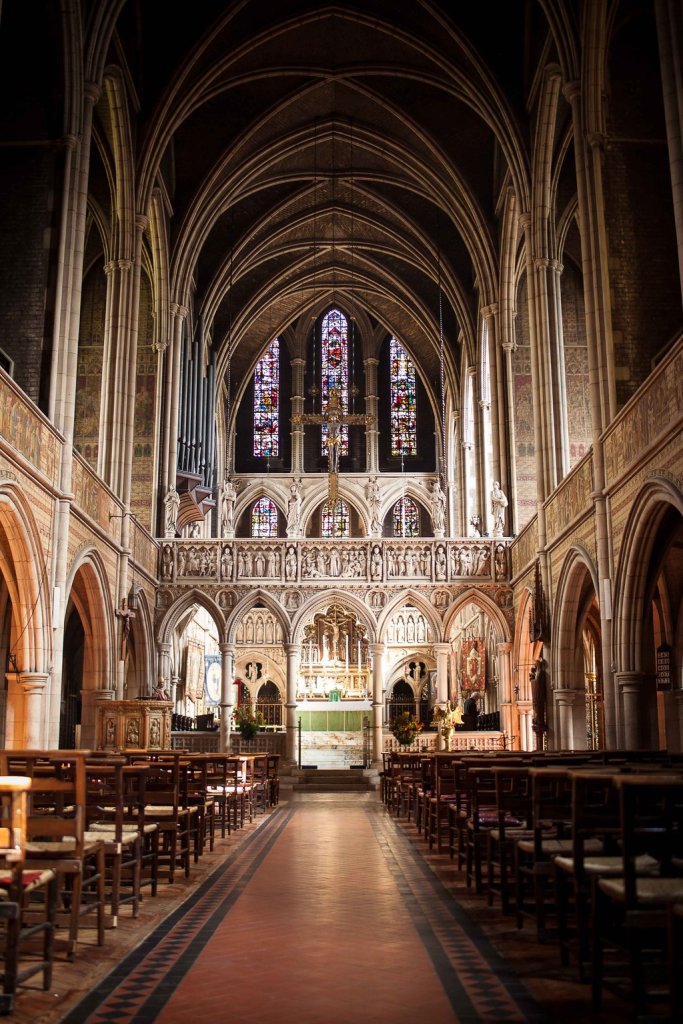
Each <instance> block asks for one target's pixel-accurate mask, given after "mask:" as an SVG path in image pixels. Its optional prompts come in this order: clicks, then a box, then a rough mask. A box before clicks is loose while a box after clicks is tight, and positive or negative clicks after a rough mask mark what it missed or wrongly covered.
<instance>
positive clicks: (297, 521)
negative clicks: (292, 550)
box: [287, 480, 301, 537]
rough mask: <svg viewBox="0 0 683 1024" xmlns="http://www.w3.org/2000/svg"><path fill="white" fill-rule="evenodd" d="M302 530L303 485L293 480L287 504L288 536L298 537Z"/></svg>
mask: <svg viewBox="0 0 683 1024" xmlns="http://www.w3.org/2000/svg"><path fill="white" fill-rule="evenodd" d="M300 530H301V485H300V483H299V481H298V480H292V482H291V484H290V486H289V500H288V502H287V536H288V537H298V536H299V533H300Z"/></svg>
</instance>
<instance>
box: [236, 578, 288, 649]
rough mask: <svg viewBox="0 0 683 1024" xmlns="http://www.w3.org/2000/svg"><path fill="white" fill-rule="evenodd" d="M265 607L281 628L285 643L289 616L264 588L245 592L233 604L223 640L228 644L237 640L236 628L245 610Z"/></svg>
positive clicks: (245, 612)
mask: <svg viewBox="0 0 683 1024" xmlns="http://www.w3.org/2000/svg"><path fill="white" fill-rule="evenodd" d="M259 606H261V607H263V608H266V609H267V610H268V611H269V612H270V613H271V614H272V615H273V616H274V618H275V620H276V621H277V622H278V623H279V625H280V628H281V629H282V636H283V642H284V643H287V642H288V641H289V636H290V624H289V617H288V615H287V613H286V612H285V610H284V609H283V607H282V605H280V604H279V602H278V601H276V600H275V598H274V597H273V595H272V594H269V593H268V592H267V591H265V590H261V589H259V590H255V591H254V592H253V593H252V594H247V596H246V597H243V598H242V600H241V601H240V602H239V603H238V604H237V605H235V607H234V608H233V609H232V611H231V612H230V615H229V616H228V620H227V622H226V628H225V641H226V643H229V644H235V643H236V642H237V630H238V629H239V626H240V623H241V622H242V620H243V618H244V616H245V615H246V614H247V612H249V611H251V610H252V608H257V607H259Z"/></svg>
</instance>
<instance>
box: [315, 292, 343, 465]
mask: <svg viewBox="0 0 683 1024" xmlns="http://www.w3.org/2000/svg"><path fill="white" fill-rule="evenodd" d="M320 364H321V378H322V379H321V384H322V387H321V397H322V410H323V415H324V414H325V412H326V411H327V406H328V404H329V400H330V391H332V390H333V389H334V390H336V391H338V392H339V395H340V399H341V407H342V410H343V412H344V414H346V413H348V411H349V326H348V321H347V319H346V317H345V316H344V314H343V313H341V312H340V311H339V310H338V309H331V310H330V311H329V313H326V314H325V316H324V317H323V322H322V338H321V345H320ZM348 451H349V428H348V427H347V426H344V425H342V428H341V442H340V445H339V454H340V455H347V454H348ZM326 453H327V427H326V426H325V424H324V423H323V426H322V454H323V455H325V454H326Z"/></svg>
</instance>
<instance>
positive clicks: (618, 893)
mask: <svg viewBox="0 0 683 1024" xmlns="http://www.w3.org/2000/svg"><path fill="white" fill-rule="evenodd" d="M598 884H599V886H600V889H601V890H602V892H604V893H605V895H606V896H609V897H610V899H613V900H616V901H617V902H624V901H625V898H626V896H625V884H624V880H623V878H603V879H602V880H601V881H600V882H599V883H598ZM636 899H637V901H638V903H640V904H642V905H643V906H647V907H667V906H669V905H670V904H671V903H681V902H683V878H637V879H636Z"/></svg>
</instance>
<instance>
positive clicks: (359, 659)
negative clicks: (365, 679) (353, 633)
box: [358, 640, 360, 672]
mask: <svg viewBox="0 0 683 1024" xmlns="http://www.w3.org/2000/svg"><path fill="white" fill-rule="evenodd" d="M358 671H359V672H360V640H359V641H358Z"/></svg>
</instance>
